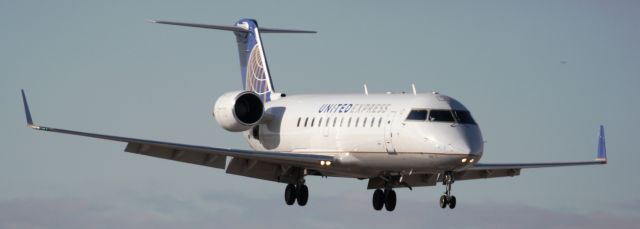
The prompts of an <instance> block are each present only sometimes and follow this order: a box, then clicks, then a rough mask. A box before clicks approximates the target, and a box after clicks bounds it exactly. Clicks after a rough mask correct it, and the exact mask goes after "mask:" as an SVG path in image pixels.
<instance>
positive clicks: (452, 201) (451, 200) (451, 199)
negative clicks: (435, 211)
mask: <svg viewBox="0 0 640 229" xmlns="http://www.w3.org/2000/svg"><path fill="white" fill-rule="evenodd" d="M449 208H451V209H454V208H456V197H455V196H451V197H449Z"/></svg>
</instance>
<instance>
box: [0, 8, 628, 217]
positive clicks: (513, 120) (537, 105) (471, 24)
mask: <svg viewBox="0 0 640 229" xmlns="http://www.w3.org/2000/svg"><path fill="white" fill-rule="evenodd" d="M242 17H249V18H255V19H257V20H258V21H259V23H260V25H263V26H265V27H266V26H268V27H282V28H297V29H311V30H317V31H319V33H318V34H315V35H281V34H268V35H264V36H263V42H264V43H265V48H266V53H267V55H268V58H269V64H270V68H271V74H272V76H273V78H274V81H275V82H274V83H275V87H276V90H278V91H281V92H286V93H288V94H299V93H306V92H314V93H339V92H361V91H362V83H367V84H368V86H369V91H370V92H384V91H407V90H410V85H411V83H415V84H416V85H417V88H418V90H419V91H421V92H430V91H433V90H437V91H440V92H441V93H444V94H447V95H450V96H453V97H455V98H457V99H459V100H460V101H462V102H463V103H464V104H465V105H466V106H467V107H468V108H469V109H470V110H471V111H472V113H473V115H474V116H475V118H476V120H477V121H478V123H479V124H480V126H481V128H482V131H483V134H484V137H485V139H486V140H487V141H488V143H487V145H486V146H485V154H484V157H483V158H482V161H483V162H520V161H522V162H539V161H553V160H556V161H557V160H561V161H562V160H591V159H592V158H593V157H595V151H596V144H597V130H598V129H597V128H598V125H600V124H603V125H605V126H606V131H607V146H608V152H609V159H610V163H609V164H608V165H606V166H587V167H572V168H557V169H542V170H523V171H522V175H521V176H519V177H516V178H499V179H491V180H476V181H467V182H457V183H456V184H455V185H454V187H453V192H454V194H455V195H456V196H457V197H458V202H459V204H458V207H457V208H456V209H455V210H454V211H451V210H445V211H443V210H442V209H439V207H438V206H437V200H438V197H439V196H440V195H441V193H442V191H443V190H444V188H443V187H442V186H440V185H439V186H436V187H429V188H418V189H414V190H413V191H409V190H404V189H402V190H399V191H398V195H399V199H398V207H397V209H396V211H394V212H393V213H387V212H375V211H373V210H372V207H371V203H370V198H371V194H372V192H371V191H368V190H365V187H366V181H358V180H355V179H336V178H329V179H321V178H315V177H312V178H309V179H308V185H309V187H310V189H311V196H310V200H309V204H308V205H307V207H304V208H300V207H287V206H285V204H284V200H283V190H284V185H282V184H278V183H270V182H265V181H260V180H255V179H250V178H245V177H239V176H231V175H226V174H225V173H224V171H222V170H216V169H211V168H205V167H200V166H195V165H188V164H182V163H177V162H173V161H168V160H161V159H155V158H151V157H144V156H139V155H133V154H129V153H124V152H123V149H124V144H122V143H115V142H109V141H101V140H94V139H87V138H81V137H74V136H66V135H59V134H52V133H42V132H36V131H32V130H29V129H27V128H26V127H25V123H24V116H23V111H22V104H21V101H20V97H19V90H20V89H21V88H24V89H27V92H28V97H29V99H30V103H31V104H30V105H31V108H32V112H33V115H34V119H35V120H36V122H38V123H41V124H46V125H49V126H56V127H64V128H68V129H75V130H82V131H91V132H98V133H107V134H114V135H122V136H130V137H139V138H146V139H155V140H166V141H173V142H183V143H190V144H201V145H212V146H223V147H234V148H247V146H246V144H245V143H244V141H243V140H242V139H241V138H240V136H239V135H238V134H232V133H227V132H225V131H224V130H222V129H221V128H220V127H218V125H217V124H216V123H215V121H214V120H213V118H212V116H211V110H212V106H213V102H214V101H215V99H216V98H217V97H218V96H219V95H221V94H222V93H224V92H227V91H231V90H236V89H238V88H239V87H240V86H241V83H240V73H239V65H238V57H237V51H236V45H235V40H234V37H233V35H232V34H230V33H228V32H221V31H211V30H204V29H193V28H180V27H175V26H166V25H155V24H150V23H147V22H145V20H148V19H161V20H176V21H185V22H198V23H212V24H214V23H215V24H232V23H234V22H235V21H236V20H237V19H239V18H242ZM0 28H1V29H2V30H1V32H0V73H1V74H0V93H1V95H0V105H1V109H0V117H2V125H1V127H2V128H1V130H0V139H1V140H0V144H1V145H2V146H3V147H2V152H1V153H0V228H87V227H97V228H116V227H118V228H176V227H189V228H212V227H213V228H218V227H223V226H234V227H240V228H250V227H251V228H253V227H255V226H261V227H263V226H279V227H300V226H302V225H304V226H305V227H309V228H343V227H348V226H351V227H365V226H366V227H368V228H389V227H396V226H403V227H406V228H424V227H438V228H460V227H465V228H475V227H479V228H496V227H497V228H508V227H518V228H540V227H542V228H545V227H555V228H603V227H612V226H613V227H622V228H625V227H627V228H634V227H637V225H638V224H640V220H639V219H638V218H639V216H640V195H638V193H640V184H639V182H638V178H637V176H636V175H635V174H637V173H638V169H637V164H638V161H640V153H639V152H638V147H637V142H638V141H637V139H638V132H637V131H638V130H639V129H640V122H638V117H639V116H640V106H639V105H640V103H639V102H638V98H640V91H639V90H638V89H637V88H638V87H639V86H640V42H638V41H640V3H639V2H638V1H482V2H478V1H455V2H454V1H438V2H433V1H406V2H397V1H273V2H268V1H155V2H150V1H63V0H61V1H8V0H0Z"/></svg>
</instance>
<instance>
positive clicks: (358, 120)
mask: <svg viewBox="0 0 640 229" xmlns="http://www.w3.org/2000/svg"><path fill="white" fill-rule="evenodd" d="M358 123H360V117H358V118H356V124H355V125H353V127H358Z"/></svg>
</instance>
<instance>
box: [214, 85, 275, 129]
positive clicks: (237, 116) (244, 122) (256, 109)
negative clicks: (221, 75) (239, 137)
mask: <svg viewBox="0 0 640 229" xmlns="http://www.w3.org/2000/svg"><path fill="white" fill-rule="evenodd" d="M263 116H264V104H263V103H262V99H260V97H258V95H257V94H256V93H254V92H251V91H232V92H227V93H225V94H223V95H222V96H220V97H219V98H218V100H216V104H215V105H214V106H213V117H214V118H215V119H216V122H218V124H220V126H222V128H224V129H226V130H228V131H232V132H240V131H245V130H249V129H251V127H253V126H255V125H257V124H258V123H260V121H261V120H262V118H263Z"/></svg>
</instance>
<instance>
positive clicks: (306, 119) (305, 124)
mask: <svg viewBox="0 0 640 229" xmlns="http://www.w3.org/2000/svg"><path fill="white" fill-rule="evenodd" d="M307 122H309V117H306V118H304V127H307Z"/></svg>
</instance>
